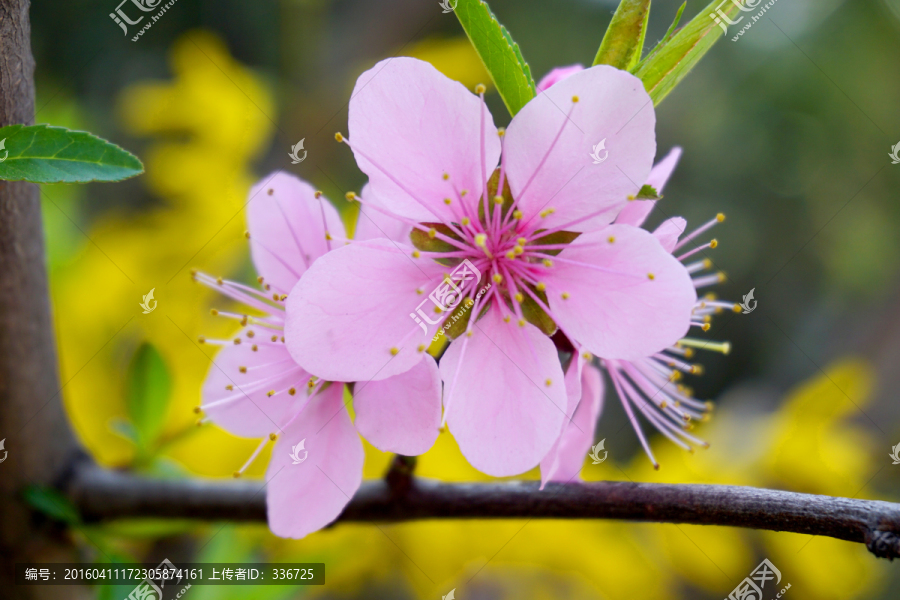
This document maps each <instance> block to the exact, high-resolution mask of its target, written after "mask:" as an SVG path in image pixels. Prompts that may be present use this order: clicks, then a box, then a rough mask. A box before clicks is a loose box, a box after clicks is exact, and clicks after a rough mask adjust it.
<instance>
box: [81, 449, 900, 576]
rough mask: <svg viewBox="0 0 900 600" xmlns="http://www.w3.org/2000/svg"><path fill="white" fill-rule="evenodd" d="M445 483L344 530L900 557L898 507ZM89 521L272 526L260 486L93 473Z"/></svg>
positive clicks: (645, 486) (630, 487)
mask: <svg viewBox="0 0 900 600" xmlns="http://www.w3.org/2000/svg"><path fill="white" fill-rule="evenodd" d="M538 486H539V483H538V482H536V481H521V482H503V483H441V482H436V481H432V480H426V479H422V478H415V477H411V478H410V481H409V484H408V486H403V491H402V493H401V494H398V493H397V488H393V489H392V487H391V486H390V485H389V484H388V483H387V482H386V481H367V482H364V483H363V484H362V486H361V487H360V489H359V491H358V492H357V493H356V495H355V496H354V497H353V500H352V501H351V502H350V504H348V505H347V507H346V508H345V509H344V512H343V513H342V514H341V516H340V517H339V518H338V521H378V522H399V521H413V520H417V519H497V518H529V519H617V520H624V521H652V522H659V523H690V524H694V525H724V526H730V527H746V528H751V529H767V530H771V531H791V532H794V533H804V534H809V535H822V536H828V537H833V538H837V539H840V540H847V541H850V542H862V543H865V544H866V547H867V548H868V549H869V551H871V552H872V553H873V554H875V556H879V557H883V558H888V559H891V560H893V559H894V558H895V557H900V535H898V534H900V504H894V503H891V502H881V501H877V500H855V499H852V498H835V497H831V496H818V495H813V494H798V493H795V492H784V491H780V490H767V489H758V488H752V487H739V486H730V485H669V484H659V483H630V482H616V481H601V482H590V483H577V484H575V483H570V484H565V485H563V484H548V485H547V487H546V488H545V489H544V490H539V489H538ZM67 491H68V494H69V497H70V498H71V499H72V500H73V502H74V503H75V504H76V506H78V508H79V509H80V510H81V512H82V515H83V516H84V518H85V519H87V520H102V519H113V518H121V517H167V518H190V519H202V520H210V521H264V520H265V519H266V499H265V491H264V484H263V483H262V482H259V481H255V482H251V481H238V482H230V481H229V482H220V481H210V480H205V481H204V480H154V479H146V478H140V477H135V476H133V475H128V474H125V473H122V472H115V471H105V470H102V469H99V468H96V467H92V466H88V467H85V468H82V469H79V470H78V471H77V473H76V475H75V477H74V479H73V480H72V481H71V482H70V485H69V486H68V490H67Z"/></svg>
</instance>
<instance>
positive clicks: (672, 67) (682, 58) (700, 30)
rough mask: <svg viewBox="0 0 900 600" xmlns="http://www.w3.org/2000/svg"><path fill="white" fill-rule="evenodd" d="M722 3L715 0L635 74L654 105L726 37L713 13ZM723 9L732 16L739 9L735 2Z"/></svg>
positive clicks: (719, 0)
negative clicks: (711, 16) (712, 15)
mask: <svg viewBox="0 0 900 600" xmlns="http://www.w3.org/2000/svg"><path fill="white" fill-rule="evenodd" d="M720 4H722V2H721V0H713V2H712V3H711V4H710V5H709V6H707V7H706V8H705V9H703V10H701V11H700V12H699V13H698V14H697V16H695V17H694V18H693V19H691V22H690V23H688V24H687V25H685V27H684V28H683V29H681V30H680V31H678V33H676V34H675V35H674V36H672V39H671V40H669V41H668V43H666V44H665V45H664V46H663V47H661V48H659V50H657V51H656V52H655V54H654V55H653V56H652V57H650V58H649V59H648V60H646V61H644V62H643V63H642V64H641V65H640V66H639V67H638V69H637V70H636V71H635V73H634V74H635V75H636V76H638V77H639V78H640V79H641V81H643V82H644V87H645V88H646V90H647V93H648V94H650V98H652V99H653V104H654V105H657V104H659V103H660V102H662V100H663V98H665V97H666V96H667V95H668V94H669V92H671V91H672V90H673V89H675V86H676V85H678V84H679V83H680V82H681V80H682V79H684V77H685V75H687V74H688V72H689V71H690V70H691V69H692V68H694V65H696V64H697V63H698V62H699V61H700V59H701V58H703V55H704V54H706V53H707V52H708V51H709V49H710V48H712V45H713V44H715V43H716V40H718V39H719V38H720V37H721V36H722V28H721V27H720V26H719V25H717V24H716V22H715V21H714V20H713V19H711V18H710V16H709V15H710V13H715V12H716V9H717V7H718V6H719V5H720ZM722 11H723V12H724V13H725V14H726V15H727V16H728V17H729V18H731V17H733V16H735V14H736V13H737V12H739V9H738V6H737V5H736V4H735V3H734V2H731V3H727V4H726V5H724V8H722Z"/></svg>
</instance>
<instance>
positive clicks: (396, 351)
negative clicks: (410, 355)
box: [391, 347, 400, 356]
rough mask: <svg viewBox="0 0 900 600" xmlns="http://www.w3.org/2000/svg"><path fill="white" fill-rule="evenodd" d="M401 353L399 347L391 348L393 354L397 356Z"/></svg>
mask: <svg viewBox="0 0 900 600" xmlns="http://www.w3.org/2000/svg"><path fill="white" fill-rule="evenodd" d="M398 354H400V350H399V349H398V348H396V347H395V348H391V356H397V355H398Z"/></svg>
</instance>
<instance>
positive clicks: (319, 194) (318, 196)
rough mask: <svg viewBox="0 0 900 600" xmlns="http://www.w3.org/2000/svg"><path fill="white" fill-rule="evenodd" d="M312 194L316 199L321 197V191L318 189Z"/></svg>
mask: <svg viewBox="0 0 900 600" xmlns="http://www.w3.org/2000/svg"><path fill="white" fill-rule="evenodd" d="M313 196H314V197H315V198H316V200H318V199H319V198H321V197H322V192H321V191H319V190H316V191H315V193H314V194H313Z"/></svg>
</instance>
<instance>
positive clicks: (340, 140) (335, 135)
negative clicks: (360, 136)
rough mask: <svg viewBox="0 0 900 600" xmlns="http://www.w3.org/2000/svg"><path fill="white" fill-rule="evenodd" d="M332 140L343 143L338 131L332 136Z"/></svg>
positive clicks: (342, 137)
mask: <svg viewBox="0 0 900 600" xmlns="http://www.w3.org/2000/svg"><path fill="white" fill-rule="evenodd" d="M334 139H335V140H337V141H339V142H343V141H344V136H343V135H341V132H340V131H338V132H337V133H336V134H334Z"/></svg>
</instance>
